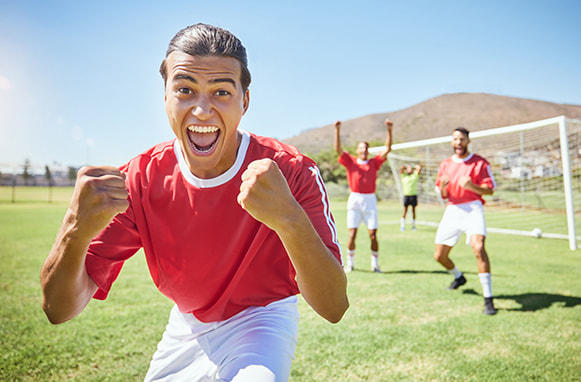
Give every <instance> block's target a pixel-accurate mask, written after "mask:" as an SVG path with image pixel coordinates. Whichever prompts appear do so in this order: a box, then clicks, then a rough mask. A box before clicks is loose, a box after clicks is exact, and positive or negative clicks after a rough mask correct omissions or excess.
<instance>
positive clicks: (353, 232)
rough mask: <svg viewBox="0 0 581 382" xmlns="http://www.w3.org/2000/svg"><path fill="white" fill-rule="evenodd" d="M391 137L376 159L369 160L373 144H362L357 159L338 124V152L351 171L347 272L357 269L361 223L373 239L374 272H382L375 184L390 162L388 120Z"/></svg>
mask: <svg viewBox="0 0 581 382" xmlns="http://www.w3.org/2000/svg"><path fill="white" fill-rule="evenodd" d="M385 127H386V129H387V134H386V138H385V150H384V151H383V152H381V153H379V154H378V155H376V156H375V157H373V158H369V150H368V149H369V143H367V142H359V144H358V145H357V156H354V155H351V154H349V153H348V152H347V151H343V148H342V147H341V122H340V121H337V122H335V151H336V152H337V154H338V155H339V158H338V161H339V163H341V164H342V165H343V166H344V167H345V169H346V170H347V181H348V182H349V189H350V190H351V192H350V194H349V199H348V200H347V228H348V229H349V241H348V244H347V263H346V265H345V272H351V271H352V270H353V260H354V257H355V238H356V236H357V229H358V228H359V225H360V224H361V222H364V223H365V225H367V230H368V232H369V238H370V240H371V269H372V270H373V271H374V272H381V270H380V269H379V263H378V257H379V244H378V243H377V228H378V226H379V224H378V220H377V197H376V195H375V184H376V180H377V172H378V171H379V168H380V167H381V165H382V164H383V163H384V162H385V161H386V160H387V154H389V152H390V151H391V135H392V130H393V122H392V121H390V120H389V119H386V120H385Z"/></svg>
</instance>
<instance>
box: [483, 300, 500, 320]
mask: <svg viewBox="0 0 581 382" xmlns="http://www.w3.org/2000/svg"><path fill="white" fill-rule="evenodd" d="M496 312H497V310H496V308H495V307H494V302H493V301H492V297H484V311H483V312H482V313H484V314H487V315H489V316H492V315H495V314H496Z"/></svg>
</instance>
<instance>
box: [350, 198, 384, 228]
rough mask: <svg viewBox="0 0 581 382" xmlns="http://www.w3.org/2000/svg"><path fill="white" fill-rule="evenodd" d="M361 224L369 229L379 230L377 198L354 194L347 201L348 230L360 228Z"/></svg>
mask: <svg viewBox="0 0 581 382" xmlns="http://www.w3.org/2000/svg"><path fill="white" fill-rule="evenodd" d="M361 222H364V223H365V225H366V226H367V229H377V227H378V225H379V224H378V222H377V197H376V196H375V194H359V193H357V192H352V193H350V194H349V199H347V228H349V229H352V228H358V227H359V225H360V224H361Z"/></svg>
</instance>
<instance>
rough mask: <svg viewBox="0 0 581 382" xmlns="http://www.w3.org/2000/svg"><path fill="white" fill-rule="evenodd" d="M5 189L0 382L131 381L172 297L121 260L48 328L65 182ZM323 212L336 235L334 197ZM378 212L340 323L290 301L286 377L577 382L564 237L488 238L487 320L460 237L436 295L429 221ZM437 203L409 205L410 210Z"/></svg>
mask: <svg viewBox="0 0 581 382" xmlns="http://www.w3.org/2000/svg"><path fill="white" fill-rule="evenodd" d="M10 192H11V191H10V189H6V188H4V189H3V188H0V264H1V265H0V345H1V346H2V355H1V356H0V381H140V380H142V379H143V376H144V375H145V372H146V371H147V367H148V363H149V360H150V357H151V355H152V354H153V352H154V351H155V347H156V345H157V342H158V341H159V339H160V337H161V334H162V332H163V330H164V327H165V324H166V322H167V317H168V314H169V309H170V308H171V305H172V304H171V303H170V302H169V301H167V300H166V299H165V297H163V296H161V294H160V293H159V292H158V291H157V290H156V289H155V287H154V286H153V283H152V281H151V279H150V277H149V275H148V273H147V267H146V264H145V262H144V259H143V256H139V255H137V256H135V257H134V258H132V259H131V260H130V261H128V262H127V264H126V265H125V267H124V269H123V271H122V272H121V275H120V277H119V280H118V281H117V282H116V284H115V285H114V287H113V290H112V292H111V295H110V297H109V299H108V300H106V301H92V302H91V303H90V304H89V305H88V307H87V308H86V309H85V311H84V312H83V313H81V314H80V315H79V316H78V317H77V318H75V319H74V320H72V321H70V322H67V323H65V324H62V325H57V326H53V325H51V324H50V323H49V322H48V320H47V319H46V318H45V316H44V313H43V312H42V309H41V307H40V300H41V292H40V283H39V272H40V268H41V266H42V263H43V261H44V259H45V257H46V255H47V253H48V251H49V249H50V247H51V245H52V242H53V240H54V237H55V234H56V231H57V229H58V227H59V225H60V221H61V219H62V216H63V214H64V211H65V209H66V208H67V201H68V199H69V198H70V192H71V190H70V189H54V190H53V195H52V197H53V198H52V202H51V203H48V202H47V200H48V191H47V190H46V189H26V190H25V189H21V190H18V189H17V192H18V193H19V195H20V197H19V198H17V199H16V200H17V202H16V203H11V199H10ZM24 194H26V195H27V197H26V198H24V197H22V196H23V195H24ZM332 209H333V212H334V215H335V219H336V221H337V228H338V230H339V233H340V238H341V243H342V244H343V245H345V244H346V229H345V228H344V221H345V201H344V200H334V201H333V203H332ZM379 209H380V220H381V222H382V224H381V225H380V229H379V242H380V265H381V267H382V269H383V270H384V273H383V274H376V273H372V272H370V271H369V266H370V260H369V250H368V243H369V239H368V238H367V235H366V232H365V231H364V230H361V232H360V234H359V237H358V240H357V245H358V251H357V254H356V260H355V261H356V262H355V266H356V268H358V270H356V271H354V272H352V273H350V274H349V275H348V279H349V298H350V302H351V307H350V308H349V310H348V312H347V313H346V315H345V317H344V318H343V320H342V321H341V322H340V323H339V324H336V325H331V324H329V323H327V322H326V321H324V320H323V319H322V318H320V317H318V316H317V315H316V314H315V313H314V312H313V311H312V310H311V309H310V308H309V307H308V306H307V304H306V303H304V301H303V300H302V299H301V300H300V311H301V324H300V332H299V344H298V346H297V350H296V360H295V362H294V363H293V368H292V371H291V381H294V382H299V381H579V380H581V251H570V250H569V249H568V243H567V241H565V240H554V239H534V238H529V237H519V236H507V235H499V234H496V235H492V234H491V235H490V236H489V237H488V239H487V249H488V252H489V255H490V257H491V262H492V273H493V292H494V294H495V296H496V305H497V307H498V308H499V312H498V314H497V315H496V316H492V317H489V316H485V315H483V314H482V313H481V312H482V296H481V292H482V290H481V287H480V284H479V281H478V276H477V273H476V264H475V260H474V256H473V255H472V253H471V250H470V248H469V247H467V246H465V245H463V244H459V245H458V246H457V247H456V248H455V249H454V250H453V252H452V258H453V259H454V260H455V261H456V263H457V265H458V267H459V268H460V269H461V270H462V271H464V272H465V274H466V276H467V278H468V283H467V284H466V285H465V286H464V287H463V288H462V289H461V290H459V291H454V292H448V291H447V290H446V289H445V288H446V286H447V285H448V284H449V283H450V282H451V281H452V280H451V276H450V275H448V274H447V273H445V272H444V271H443V269H442V268H441V267H440V266H439V265H438V264H437V263H436V262H435V261H434V260H433V259H432V253H433V239H434V235H435V228H434V227H430V226H419V227H418V231H417V232H412V231H411V230H407V231H406V232H400V231H399V225H398V221H399V215H400V213H401V208H400V206H399V204H398V203H393V202H381V203H380V204H379ZM422 213H424V215H422ZM439 213H441V211H437V210H430V209H429V208H425V209H424V211H423V210H422V206H421V205H420V206H419V207H418V219H419V220H423V219H424V218H425V217H426V215H428V214H434V215H437V214H439ZM491 218H493V217H491Z"/></svg>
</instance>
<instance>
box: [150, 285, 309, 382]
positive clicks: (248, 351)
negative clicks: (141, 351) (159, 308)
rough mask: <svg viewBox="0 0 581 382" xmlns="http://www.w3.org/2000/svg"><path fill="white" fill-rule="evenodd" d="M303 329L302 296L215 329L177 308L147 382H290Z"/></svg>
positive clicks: (241, 315)
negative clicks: (301, 318) (300, 309)
mask: <svg viewBox="0 0 581 382" xmlns="http://www.w3.org/2000/svg"><path fill="white" fill-rule="evenodd" d="M298 323H299V312H298V299H297V296H291V297H287V298H285V299H282V300H279V301H275V302H273V303H271V304H269V305H267V306H265V307H250V308H248V309H246V310H244V311H242V312H240V313H238V314H237V315H235V316H234V317H232V318H229V319H227V320H224V321H218V322H211V323H204V322H201V321H198V320H197V319H196V318H195V317H194V316H193V315H192V314H184V313H181V312H180V311H179V310H178V308H177V306H174V307H173V309H172V311H171V313H170V317H169V323H168V324H167V327H166V330H165V332H164V333H163V338H162V339H161V341H160V342H159V344H158V345H157V351H156V352H155V354H154V355H153V358H152V360H151V363H150V366H149V371H148V372H147V375H146V376H145V381H172V382H175V381H188V382H191V381H237V382H242V381H244V382H263V381H264V382H267V381H268V382H275V381H287V380H288V378H289V375H290V369H291V363H292V361H293V359H294V353H295V347H296V344H297V336H298Z"/></svg>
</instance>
